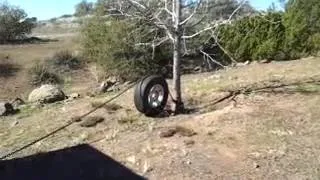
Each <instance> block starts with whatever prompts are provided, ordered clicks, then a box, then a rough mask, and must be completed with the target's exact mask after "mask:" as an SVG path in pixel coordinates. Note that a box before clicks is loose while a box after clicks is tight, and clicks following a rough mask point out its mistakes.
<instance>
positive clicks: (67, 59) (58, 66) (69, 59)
mask: <svg viewBox="0 0 320 180" xmlns="http://www.w3.org/2000/svg"><path fill="white" fill-rule="evenodd" d="M46 62H47V63H48V65H50V66H52V68H54V69H55V70H56V71H60V72H65V71H70V70H76V69H79V68H81V66H82V63H83V61H82V58H81V57H78V56H75V55H73V54H72V52H70V51H69V50H62V51H58V52H56V53H55V54H54V55H53V56H52V57H50V58H48V59H46Z"/></svg>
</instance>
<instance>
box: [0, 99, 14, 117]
mask: <svg viewBox="0 0 320 180" xmlns="http://www.w3.org/2000/svg"><path fill="white" fill-rule="evenodd" d="M14 113H15V110H14V108H13V106H12V104H10V103H7V102H0V116H8V115H10V114H14Z"/></svg>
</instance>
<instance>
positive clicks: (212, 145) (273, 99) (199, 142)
mask: <svg viewBox="0 0 320 180" xmlns="http://www.w3.org/2000/svg"><path fill="white" fill-rule="evenodd" d="M302 72H305V73H302ZM219 74H221V76H215V77H212V78H211V76H213V75H216V74H209V73H206V74H199V75H191V76H184V77H183V79H182V80H183V83H184V84H183V85H184V91H185V98H188V99H193V102H192V101H190V102H191V103H190V104H188V103H187V104H186V105H187V107H190V106H191V105H192V106H195V107H202V108H200V109H202V110H199V111H195V112H194V113H191V114H185V115H179V116H176V117H168V118H162V119H160V118H157V119H152V118H147V117H144V116H143V115H141V114H139V113H137V112H136V111H135V109H134V105H133V90H130V91H129V92H128V93H127V94H125V95H124V96H122V97H120V98H119V99H117V100H116V101H114V102H113V103H114V104H117V105H119V106H121V107H122V108H121V109H118V108H115V109H117V110H115V111H114V112H113V113H109V112H108V111H107V110H106V109H103V108H102V109H99V110H98V111H97V112H95V113H94V114H93V115H92V116H99V117H103V118H104V119H105V121H103V122H101V123H99V124H97V125H96V126H95V127H92V128H82V127H79V126H78V125H77V124H75V125H72V126H70V127H68V128H67V129H65V130H63V131H61V132H60V133H58V134H56V135H54V136H52V137H50V138H49V139H46V140H45V141H42V142H41V143H38V144H36V145H34V146H32V147H31V148H30V149H27V150H26V151H24V152H22V153H19V154H16V155H15V157H24V156H27V155H30V154H35V153H37V152H47V151H52V150H57V149H62V148H65V147H70V146H75V145H78V144H83V143H86V144H90V146H92V147H94V148H95V149H97V150H98V151H100V152H102V153H104V154H108V155H109V156H111V157H112V158H113V159H115V160H116V161H118V162H120V163H121V164H122V165H124V166H126V167H128V168H130V169H132V170H133V171H134V172H135V173H137V174H139V175H143V176H144V177H147V178H149V179H208V180H209V179H317V178H318V177H319V175H320V170H319V166H320V160H319V157H318V155H319V154H320V142H319V137H320V133H319V132H320V123H319V117H320V112H319V104H320V96H319V95H317V94H316V92H318V90H319V88H318V87H317V85H312V86H295V87H292V88H290V89H282V90H281V91H283V92H282V93H278V92H272V91H271V92H252V93H248V94H239V95H237V96H235V97H234V98H230V99H227V100H226V101H223V102H221V103H219V104H215V105H213V104H212V102H215V101H216V100H217V99H219V98H221V97H223V96H225V95H226V94H225V93H223V92H219V91H218V90H221V89H225V88H229V87H230V86H232V87H242V86H245V85H248V84H249V85H250V84H256V83H261V82H265V81H268V82H272V80H275V78H276V80H281V81H286V82H287V81H295V80H297V81H299V80H302V79H306V78H310V77H314V76H316V75H319V63H318V61H317V60H316V59H307V60H301V61H292V62H283V63H270V64H266V65H252V66H251V65H250V66H247V67H241V68H236V69H231V70H228V71H225V72H219ZM302 74H303V75H302ZM275 75H279V77H278V76H275ZM229 77H237V78H230V79H229ZM280 77H281V78H280ZM282 77H283V78H282ZM272 78H273V79H272ZM217 79H218V80H217ZM297 88H298V89H300V90H301V89H303V90H307V91H312V92H313V93H300V92H297V91H295V90H297ZM287 90H290V91H291V92H290V93H285V92H287ZM108 96H109V95H104V96H99V97H94V98H90V97H88V98H84V99H77V100H75V101H72V102H70V103H67V104H56V105H52V106H47V107H44V108H42V109H40V110H39V109H37V110H32V111H31V110H28V109H26V111H30V112H25V111H24V110H22V114H24V113H25V114H27V115H28V116H22V117H20V118H19V116H18V115H17V116H13V117H8V118H5V119H4V121H0V140H1V141H0V147H1V148H0V151H1V152H0V153H4V152H8V151H10V150H12V149H15V148H17V147H20V146H21V145H23V144H24V143H26V142H30V141H31V140H33V139H34V138H36V137H40V136H42V135H44V134H46V133H48V132H51V131H52V130H54V129H56V128H57V127H59V126H60V125H63V124H65V123H66V122H68V121H69V120H70V119H71V117H74V116H79V115H81V114H82V113H83V112H87V111H88V110H91V109H92V108H93V107H92V104H91V102H93V101H98V102H104V101H105V100H106V99H109V97H108ZM129 102H132V103H129ZM107 109H109V108H107ZM110 109H113V108H110ZM128 109H131V111H129V110H128ZM16 119H19V124H17V125H15V126H14V127H11V124H12V122H14V121H15V120H16ZM175 127H183V128H184V129H188V130H186V131H188V132H189V131H190V132H196V135H192V136H183V135H179V134H178V133H177V131H176V130H177V128H175ZM171 128H173V129H174V130H170V132H169V136H170V138H161V137H160V136H159V132H161V131H162V130H164V129H171Z"/></svg>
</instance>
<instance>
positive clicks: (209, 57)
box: [200, 50, 226, 69]
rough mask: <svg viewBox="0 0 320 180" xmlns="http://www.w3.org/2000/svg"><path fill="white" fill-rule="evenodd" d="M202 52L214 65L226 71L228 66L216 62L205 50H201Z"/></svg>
mask: <svg viewBox="0 0 320 180" xmlns="http://www.w3.org/2000/svg"><path fill="white" fill-rule="evenodd" d="M200 52H201V53H202V54H203V55H204V56H205V57H206V58H208V59H210V60H211V61H212V62H213V63H215V64H217V65H219V66H221V67H222V68H224V69H226V66H224V65H223V64H221V63H219V62H218V61H216V60H214V59H213V58H212V57H211V56H210V55H209V54H208V53H206V52H204V51H203V50H200Z"/></svg>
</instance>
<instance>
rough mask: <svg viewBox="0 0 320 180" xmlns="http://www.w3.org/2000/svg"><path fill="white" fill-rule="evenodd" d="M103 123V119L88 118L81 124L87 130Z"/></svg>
mask: <svg viewBox="0 0 320 180" xmlns="http://www.w3.org/2000/svg"><path fill="white" fill-rule="evenodd" d="M103 121H104V118H103V117H99V116H93V117H87V118H84V119H83V120H82V123H80V126H81V127H87V128H89V127H94V126H96V125H97V124H99V123H101V122H103Z"/></svg>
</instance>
